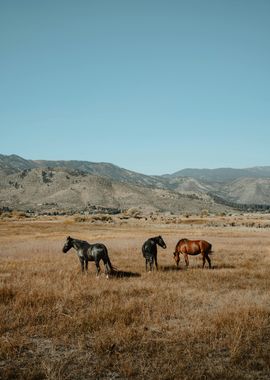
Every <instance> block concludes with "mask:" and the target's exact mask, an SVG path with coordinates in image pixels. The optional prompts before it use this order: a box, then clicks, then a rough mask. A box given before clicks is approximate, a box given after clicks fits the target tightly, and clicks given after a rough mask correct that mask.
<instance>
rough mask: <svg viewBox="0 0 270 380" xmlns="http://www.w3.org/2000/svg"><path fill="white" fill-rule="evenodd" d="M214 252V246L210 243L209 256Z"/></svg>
mask: <svg viewBox="0 0 270 380" xmlns="http://www.w3.org/2000/svg"><path fill="white" fill-rule="evenodd" d="M213 252H214V251H213V250H212V244H210V243H209V250H208V255H212V253H213Z"/></svg>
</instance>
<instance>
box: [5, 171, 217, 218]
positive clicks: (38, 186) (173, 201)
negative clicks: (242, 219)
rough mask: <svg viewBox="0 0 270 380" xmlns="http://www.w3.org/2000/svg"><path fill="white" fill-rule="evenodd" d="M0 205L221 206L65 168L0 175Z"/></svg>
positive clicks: (44, 208)
mask: <svg viewBox="0 0 270 380" xmlns="http://www.w3.org/2000/svg"><path fill="white" fill-rule="evenodd" d="M0 207H2V208H3V207H8V208H10V209H13V208H16V209H21V210H29V209H30V210H35V211H40V212H44V211H52V210H58V211H59V210H61V211H63V210H64V211H91V210H93V208H95V207H102V208H110V209H118V210H119V211H120V210H123V209H128V208H133V207H136V208H138V209H141V210H142V211H143V212H144V213H149V212H151V211H163V212H164V211H170V212H172V213H183V212H184V213H186V212H189V213H196V212H200V211H202V210H204V209H207V210H209V211H211V212H221V211H222V210H223V209H224V206H222V205H218V204H215V203H214V202H213V201H212V199H211V198H210V197H208V196H205V195H202V196H199V195H188V194H180V193H178V192H175V191H172V190H169V189H161V188H156V187H153V186H148V187H146V186H141V185H134V184H130V183H126V182H120V181H117V180H111V179H109V178H106V177H102V176H96V175H93V174H88V173H84V172H79V171H78V170H70V169H65V168H55V169H51V168H50V169H48V168H47V169H45V168H44V169H41V168H35V169H27V170H24V171H21V172H19V173H15V174H10V175H7V176H1V180H0Z"/></svg>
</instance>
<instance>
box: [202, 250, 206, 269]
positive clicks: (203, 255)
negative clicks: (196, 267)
mask: <svg viewBox="0 0 270 380" xmlns="http://www.w3.org/2000/svg"><path fill="white" fill-rule="evenodd" d="M202 262H203V264H202V267H203V268H204V266H205V253H204V252H202Z"/></svg>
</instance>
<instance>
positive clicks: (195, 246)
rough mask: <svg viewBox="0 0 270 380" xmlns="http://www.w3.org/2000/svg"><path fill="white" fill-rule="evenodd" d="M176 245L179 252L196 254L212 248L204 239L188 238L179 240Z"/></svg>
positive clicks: (206, 251)
mask: <svg viewBox="0 0 270 380" xmlns="http://www.w3.org/2000/svg"><path fill="white" fill-rule="evenodd" d="M176 247H177V248H178V250H179V251H180V252H182V253H187V254H189V255H197V254H199V253H202V252H205V253H209V252H210V251H211V249H212V245H211V244H210V243H209V242H208V241H206V240H189V239H181V240H179V242H178V243H177V246H176Z"/></svg>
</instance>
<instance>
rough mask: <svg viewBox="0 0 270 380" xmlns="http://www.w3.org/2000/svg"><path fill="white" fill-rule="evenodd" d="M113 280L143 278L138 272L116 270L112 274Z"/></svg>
mask: <svg viewBox="0 0 270 380" xmlns="http://www.w3.org/2000/svg"><path fill="white" fill-rule="evenodd" d="M110 277H111V278H128V277H141V274H140V273H138V272H130V271H125V270H118V269H116V270H114V271H113V272H112V273H111V274H110Z"/></svg>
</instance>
